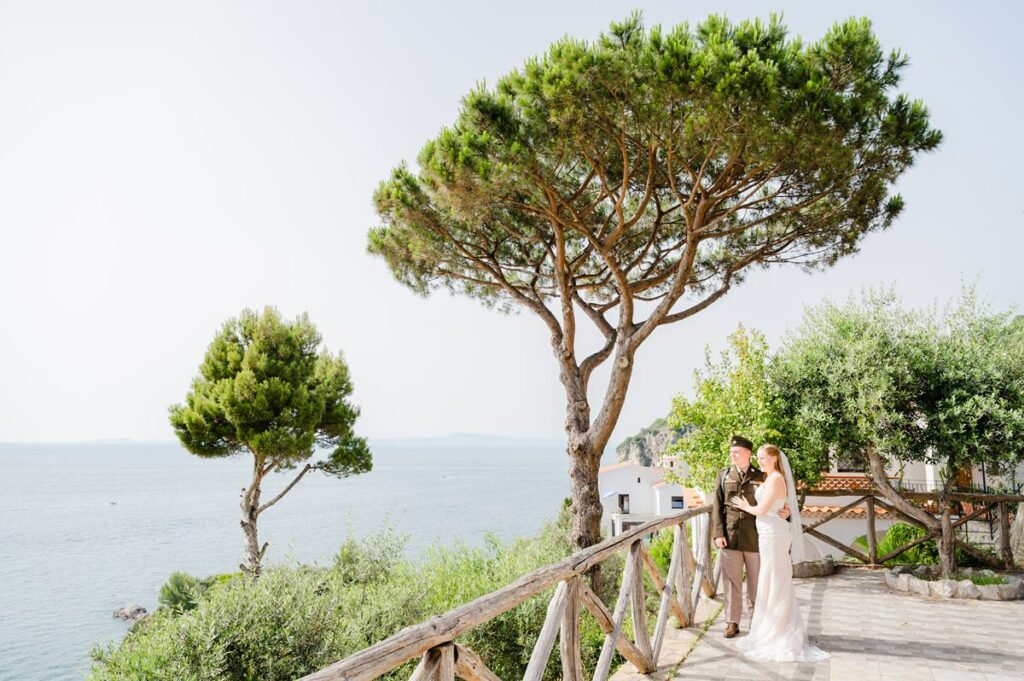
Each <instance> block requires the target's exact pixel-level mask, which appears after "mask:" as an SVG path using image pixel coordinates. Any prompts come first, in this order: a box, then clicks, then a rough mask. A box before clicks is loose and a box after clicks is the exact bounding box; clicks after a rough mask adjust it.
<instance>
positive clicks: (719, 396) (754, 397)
mask: <svg viewBox="0 0 1024 681" xmlns="http://www.w3.org/2000/svg"><path fill="white" fill-rule="evenodd" d="M769 362H770V360H769V354H768V343H767V341H766V340H765V338H764V335H763V334H761V333H759V332H757V331H755V330H747V329H745V328H743V326H740V327H739V328H738V329H737V330H736V331H735V332H734V333H732V334H731V335H730V336H729V341H728V348H727V349H726V350H723V351H722V353H721V354H720V356H719V357H718V359H717V361H716V360H715V358H714V357H713V356H712V354H711V350H710V348H708V349H707V350H705V359H704V367H703V369H697V370H696V371H695V372H694V385H695V390H694V393H695V394H694V397H693V398H692V399H687V398H686V397H684V396H682V395H679V396H677V397H676V398H675V399H673V400H672V409H671V411H670V412H669V416H668V422H669V424H670V425H672V426H673V427H675V428H684V427H686V426H690V429H689V430H688V432H687V433H686V434H685V435H684V436H683V437H682V438H680V439H679V440H677V441H676V443H675V444H674V445H672V446H671V447H670V448H669V452H672V453H678V454H679V455H680V456H681V457H682V459H683V460H684V461H685V462H686V463H687V464H688V465H689V467H690V473H689V475H688V477H687V478H686V479H685V480H680V482H682V483H684V484H687V485H693V486H696V487H699V488H701V489H705V490H708V489H711V488H712V487H714V481H715V477H716V476H717V474H718V471H719V470H721V469H722V467H723V466H725V465H727V464H728V463H729V441H730V439H731V437H732V435H734V434H736V433H739V434H742V435H745V436H747V437H749V438H751V439H752V440H753V441H754V443H755V447H756V446H758V445H760V444H763V443H766V442H770V443H772V444H775V445H778V446H779V447H781V448H782V449H783V450H785V452H786V455H787V457H788V458H789V461H790V465H791V466H792V468H793V475H794V477H795V478H796V479H798V480H804V481H807V482H811V483H813V482H814V481H816V480H817V479H818V477H819V476H820V470H821V465H820V461H819V460H818V459H817V458H815V457H806V456H804V455H803V453H802V450H801V449H799V448H798V447H796V446H794V445H795V444H796V442H797V440H796V438H795V437H794V434H793V431H792V428H791V427H790V426H789V424H788V423H787V422H786V420H785V419H784V417H783V416H782V405H781V404H780V403H779V397H778V394H777V391H776V389H775V387H774V385H773V384H772V382H771V380H770V377H769V372H768V367H769ZM670 477H671V478H672V479H678V476H676V475H672V474H670Z"/></svg>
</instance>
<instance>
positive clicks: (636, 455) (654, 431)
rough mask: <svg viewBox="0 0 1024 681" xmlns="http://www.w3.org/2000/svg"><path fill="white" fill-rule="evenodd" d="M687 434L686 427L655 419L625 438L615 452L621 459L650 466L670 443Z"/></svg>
mask: <svg viewBox="0 0 1024 681" xmlns="http://www.w3.org/2000/svg"><path fill="white" fill-rule="evenodd" d="M685 434H686V428H679V429H676V428H671V427H670V426H669V425H668V423H666V421H665V419H663V418H659V419H655V420H654V422H653V423H652V424H651V425H649V426H647V427H646V428H643V429H642V430H641V431H640V432H639V433H637V434H636V435H633V436H632V437H628V438H626V439H625V440H623V441H622V442H621V443H620V444H619V446H618V447H616V448H615V453H616V455H617V456H618V460H619V461H632V462H634V463H638V464H640V465H642V466H650V465H651V464H652V463H653V462H654V461H655V460H657V459H658V458H660V457H661V455H662V454H664V453H665V450H666V449H667V448H668V446H669V445H671V444H673V443H674V442H675V441H676V440H678V439H679V438H680V437H682V436H683V435H685Z"/></svg>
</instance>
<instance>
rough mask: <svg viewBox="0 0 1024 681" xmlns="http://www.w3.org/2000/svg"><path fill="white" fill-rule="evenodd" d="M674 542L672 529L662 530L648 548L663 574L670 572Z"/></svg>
mask: <svg viewBox="0 0 1024 681" xmlns="http://www.w3.org/2000/svg"><path fill="white" fill-rule="evenodd" d="M674 543H675V539H674V538H673V536H672V530H671V529H667V530H662V531H661V532H659V533H658V535H657V536H656V537H655V538H654V541H652V542H651V545H650V547H648V549H647V550H648V552H649V553H650V554H651V559H652V560H654V564H655V565H657V566H658V568H659V569H660V570H661V574H663V575H667V574H668V567H669V564H670V563H671V562H672V545H673V544H674Z"/></svg>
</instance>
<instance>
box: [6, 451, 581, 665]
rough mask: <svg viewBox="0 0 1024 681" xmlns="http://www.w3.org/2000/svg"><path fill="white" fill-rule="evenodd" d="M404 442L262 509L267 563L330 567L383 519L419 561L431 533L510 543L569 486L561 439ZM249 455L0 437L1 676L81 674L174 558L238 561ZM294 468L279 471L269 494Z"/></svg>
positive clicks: (147, 598)
mask: <svg viewBox="0 0 1024 681" xmlns="http://www.w3.org/2000/svg"><path fill="white" fill-rule="evenodd" d="M410 442H411V444H410V443H403V442H402V441H391V442H390V443H388V442H385V443H382V444H374V443H372V442H371V445H372V450H373V470H372V471H371V472H369V473H366V474H363V475H359V476H355V477H351V478H347V479H338V478H332V477H327V476H325V475H323V474H310V475H307V476H306V477H305V478H304V479H303V480H302V481H301V482H300V483H299V484H298V485H296V487H295V488H294V489H292V491H291V492H289V493H288V494H287V495H286V496H285V497H284V498H283V499H282V500H281V501H280V502H278V503H277V504H276V505H275V506H273V507H272V508H270V509H268V510H267V511H266V512H265V513H264V514H263V515H262V516H261V517H260V521H259V522H260V525H259V532H260V542H261V543H262V542H264V541H266V542H269V544H270V547H269V549H268V550H267V554H266V558H265V564H280V563H287V562H301V563H306V564H329V563H330V562H331V560H332V557H333V555H334V554H335V552H336V551H337V549H338V547H339V546H340V545H341V544H342V542H344V541H345V540H346V539H347V538H349V537H356V538H361V537H365V536H367V535H371V534H374V533H377V532H380V531H382V530H383V529H385V528H391V529H393V530H394V531H396V532H397V533H398V534H400V535H405V536H406V537H407V538H408V541H407V544H406V549H405V550H406V552H407V554H408V555H409V557H410V558H413V559H416V558H417V557H418V556H420V555H421V553H422V551H423V550H424V549H425V548H426V547H427V546H429V545H431V544H434V543H440V544H444V545H452V544H454V543H458V542H462V543H465V544H469V545H473V546H481V545H483V544H484V538H485V536H486V535H487V534H488V533H493V534H495V535H497V536H498V537H500V538H501V539H503V540H511V539H512V538H514V537H517V536H528V535H532V534H535V533H536V532H537V531H539V530H540V529H541V527H542V526H543V524H544V523H545V522H546V521H548V520H551V519H553V518H554V517H555V515H556V514H557V512H558V509H559V506H560V504H561V503H562V500H563V499H564V498H565V497H566V496H567V495H568V493H569V483H568V473H567V469H568V466H567V461H566V455H565V451H564V450H563V449H561V447H559V446H558V445H557V444H555V443H548V444H542V445H536V444H531V445H516V444H499V445H488V444H487V441H486V440H479V441H478V442H476V443H474V441H473V440H469V441H458V440H456V441H445V440H444V439H440V440H437V441H436V442H432V441H430V440H423V441H410ZM513 442H514V441H513ZM251 466H252V463H251V457H248V458H247V457H246V456H241V455H239V456H237V457H232V458H226V459H201V458H199V457H197V456H193V455H191V454H189V453H187V452H186V451H185V450H184V449H182V448H181V447H180V446H179V445H177V444H176V443H89V444H48V445H44V444H31V445H25V444H0V475H2V476H3V478H2V479H3V484H2V485H0V614H2V616H0V679H2V680H3V681H34V680H39V681H71V680H72V679H82V678H85V677H87V675H88V671H89V668H90V658H89V651H90V649H91V648H92V647H93V646H96V645H107V644H109V643H111V642H117V641H119V640H120V639H121V637H122V636H124V634H125V632H126V631H127V629H128V624H126V623H125V622H122V621H120V620H117V619H114V618H113V616H112V615H113V612H114V611H115V610H117V609H118V608H121V607H125V606H131V605H141V606H142V607H144V608H147V609H148V610H150V611H152V610H154V609H155V608H156V607H157V597H158V594H159V590H160V586H161V585H162V584H164V582H166V580H167V577H168V575H169V574H170V573H171V572H174V571H178V570H181V571H185V572H188V573H190V574H193V575H196V576H200V577H201V576H206V575H211V574H215V573H223V572H232V571H236V570H237V569H238V564H239V563H240V562H241V558H242V550H243V540H242V531H241V528H240V527H239V524H238V523H239V515H240V511H239V501H240V495H241V492H242V489H243V487H245V485H246V484H247V482H248V479H249V475H250V473H251ZM291 475H294V473H292V474H287V473H282V474H275V475H272V476H271V477H270V480H269V481H268V482H265V483H264V485H263V497H264V499H269V498H271V496H272V495H273V494H276V492H277V490H280V489H282V488H283V487H284V486H285V485H286V484H287V483H288V482H289V481H290V479H291V477H290V476H291Z"/></svg>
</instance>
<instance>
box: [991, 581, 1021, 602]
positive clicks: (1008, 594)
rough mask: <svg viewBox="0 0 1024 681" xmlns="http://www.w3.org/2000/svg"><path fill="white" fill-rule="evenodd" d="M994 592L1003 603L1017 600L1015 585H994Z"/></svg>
mask: <svg viewBox="0 0 1024 681" xmlns="http://www.w3.org/2000/svg"><path fill="white" fill-rule="evenodd" d="M993 586H995V587H996V592H997V593H998V594H999V598H1001V599H1003V600H1004V601H1015V600H1017V585H1016V584H994V585H993Z"/></svg>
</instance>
